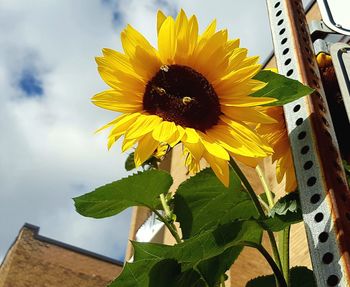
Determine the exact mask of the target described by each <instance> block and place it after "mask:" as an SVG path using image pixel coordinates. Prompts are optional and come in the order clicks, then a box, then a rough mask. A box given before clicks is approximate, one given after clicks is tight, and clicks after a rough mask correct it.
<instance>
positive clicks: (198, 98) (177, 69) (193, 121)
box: [143, 65, 221, 132]
mask: <svg viewBox="0 0 350 287" xmlns="http://www.w3.org/2000/svg"><path fill="white" fill-rule="evenodd" d="M143 108H144V110H145V111H147V112H148V113H150V114H154V115H157V116H160V117H161V118H163V119H164V120H166V121H169V122H174V123H175V124H178V125H181V126H183V127H190V128H194V129H197V130H200V131H203V132H204V131H206V130H207V129H209V128H211V127H212V126H214V125H216V124H217V123H218V120H219V116H220V114H221V111H220V103H219V98H218V96H217V94H216V93H215V91H214V88H213V87H212V85H211V84H210V83H209V82H208V80H207V79H206V78H205V77H204V76H203V75H201V74H200V73H198V72H196V71H195V70H193V69H191V68H190V67H187V66H180V65H170V66H162V67H161V68H160V70H159V71H158V72H157V74H156V75H155V76H154V77H153V78H152V79H151V80H150V81H149V82H148V83H147V85H146V90H145V93H144V95H143Z"/></svg>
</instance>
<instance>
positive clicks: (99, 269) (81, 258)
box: [0, 223, 123, 287]
mask: <svg viewBox="0 0 350 287" xmlns="http://www.w3.org/2000/svg"><path fill="white" fill-rule="evenodd" d="M39 230H40V228H39V227H38V226H35V225H32V224H28V223H26V224H24V225H23V227H22V228H21V230H20V232H19V234H18V236H17V238H16V240H15V241H14V242H13V244H12V246H11V247H10V249H9V250H8V252H7V254H6V256H5V258H4V260H3V262H2V264H1V266H0V287H10V286H11V287H25V286H48V287H56V286H57V287H58V286H60V287H61V286H65V287H78V286H79V287H80V286H84V287H90V286H91V287H98V286H101V287H105V286H106V285H107V284H108V283H109V282H110V281H112V280H113V279H114V278H115V277H117V276H118V275H119V274H120V272H121V270H122V266H123V263H122V262H120V261H118V260H115V259H112V258H109V257H106V256H103V255H100V254H96V253H94V252H91V251H88V250H85V249H82V248H78V247H76V246H72V245H69V244H66V243H63V242H60V241H57V240H55V239H51V238H48V237H45V236H42V235H40V234H39Z"/></svg>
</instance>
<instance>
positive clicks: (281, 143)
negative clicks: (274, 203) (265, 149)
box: [257, 107, 297, 192]
mask: <svg viewBox="0 0 350 287" xmlns="http://www.w3.org/2000/svg"><path fill="white" fill-rule="evenodd" d="M264 110H265V112H266V113H267V114H268V115H270V116H271V117H273V118H274V119H275V120H276V123H274V124H260V125H258V127H257V132H258V133H259V134H260V135H261V136H262V137H263V138H264V139H266V140H267V141H268V142H269V143H270V144H271V146H272V147H273V150H274V154H273V155H272V162H276V179H277V182H278V183H281V182H282V180H283V178H284V177H285V178H286V182H285V190H286V192H292V191H295V190H296V188H297V181H296V177H295V170H294V165H293V158H292V152H291V149H290V144H289V138H288V133H287V127H286V122H285V119H284V113H283V108H282V107H269V108H264Z"/></svg>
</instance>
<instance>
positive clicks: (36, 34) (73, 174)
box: [0, 0, 272, 260]
mask: <svg viewBox="0 0 350 287" xmlns="http://www.w3.org/2000/svg"><path fill="white" fill-rule="evenodd" d="M217 3H218V1H209V0H208V1H203V0H202V1H199V0H193V1H185V0H177V1H170V0H158V1H157V0H151V1H137V0H118V1H113V0H104V1H101V0H100V1H98V0H94V1H85V0H76V1H70V0H61V1H39V0H37V1H34V2H32V1H20V0H2V1H1V4H0V35H1V37H0V91H1V93H0V98H1V101H2V104H1V105H0V128H1V131H2V135H1V137H0V159H1V160H0V190H1V191H0V226H1V233H0V260H1V258H2V257H3V256H4V254H5V252H6V250H7V249H8V248H9V247H10V244H11V243H12V241H13V240H14V239H15V237H16V235H17V233H18V231H19V229H20V228H21V226H22V225H23V224H24V223H25V222H28V223H31V224H34V225H38V226H40V227H41V229H40V233H41V234H42V235H44V236H48V237H52V238H54V239H57V240H61V241H63V242H66V243H69V244H73V245H76V246H78V247H81V248H85V249H89V250H91V251H94V252H97V253H101V254H104V255H106V256H109V257H113V258H118V259H122V258H123V256H124V252H125V246H126V243H127V236H128V227H129V220H130V211H126V212H124V213H122V214H121V215H119V216H116V217H113V218H109V219H100V220H95V219H88V218H84V217H82V216H80V215H79V214H77V213H76V212H75V210H74V206H73V202H72V200H71V198H72V197H75V196H77V195H80V194H83V193H85V192H88V191H91V190H92V189H94V188H95V187H98V186H100V185H103V184H105V183H108V182H111V181H113V180H116V179H119V178H121V177H124V176H126V175H127V173H126V172H125V171H124V168H123V166H124V161H125V158H126V155H125V154H124V155H123V154H121V151H120V144H119V143H118V144H117V145H115V147H114V148H113V149H112V150H111V151H109V152H108V151H107V147H106V136H107V133H101V134H97V135H95V134H94V131H95V130H96V129H97V128H98V127H100V126H101V125H103V124H104V123H105V122H107V121H109V120H112V119H113V118H114V117H115V116H116V114H114V113H113V112H108V111H105V110H102V109H99V108H96V107H95V106H93V105H92V104H91V103H90V97H91V96H92V95H94V94H96V93H98V92H100V91H102V90H104V89H106V85H105V84H104V83H103V82H102V80H101V79H100V78H99V75H98V73H97V70H96V65H95V62H94V57H95V56H98V55H100V54H101V49H102V48H104V47H109V48H112V49H115V50H121V44H120V40H119V35H120V32H121V30H122V28H123V27H124V26H125V25H126V24H127V23H130V24H131V25H133V26H134V27H135V28H137V29H138V30H139V31H141V32H142V33H143V34H144V35H145V36H146V37H147V38H148V39H150V41H151V42H152V43H153V44H154V43H156V29H155V27H156V26H155V25H156V23H155V18H156V11H157V9H158V8H161V9H163V10H164V11H165V12H166V13H167V14H175V13H177V11H178V10H179V8H184V9H185V11H186V13H187V14H188V15H191V14H193V13H195V14H196V15H197V17H198V19H199V21H200V27H201V28H202V29H203V28H204V26H205V25H207V24H208V23H209V22H210V21H211V20H212V19H213V18H217V20H218V25H219V27H220V28H225V27H227V28H228V29H229V33H230V36H231V38H237V37H239V38H241V46H243V47H247V48H248V49H249V51H250V55H260V56H261V59H262V60H264V59H265V58H266V57H267V56H268V55H269V53H270V52H271V50H272V44H271V39H270V38H271V37H270V31H269V26H268V19H267V12H266V8H265V1H262V0H249V1H232V0H221V1H220V5H217Z"/></svg>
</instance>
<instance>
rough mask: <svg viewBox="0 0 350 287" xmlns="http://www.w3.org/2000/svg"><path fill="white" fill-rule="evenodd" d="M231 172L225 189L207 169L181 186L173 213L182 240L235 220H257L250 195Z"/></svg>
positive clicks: (175, 199) (175, 198)
mask: <svg viewBox="0 0 350 287" xmlns="http://www.w3.org/2000/svg"><path fill="white" fill-rule="evenodd" d="M242 190H243V188H242V186H241V183H240V180H239V178H238V177H237V175H236V174H235V173H234V172H232V171H231V173H230V186H229V188H226V187H225V186H224V185H223V184H222V183H221V182H220V180H218V178H217V177H216V176H215V174H214V173H213V171H212V170H211V169H210V168H208V169H205V170H203V171H201V172H199V173H197V174H196V175H195V176H193V177H191V178H189V179H188V180H187V181H185V182H184V183H182V184H181V185H180V186H179V188H178V190H177V191H176V193H175V197H174V213H175V214H176V218H177V221H178V222H179V223H180V226H181V230H182V235H183V238H189V237H191V236H193V235H195V234H198V233H200V232H202V231H204V230H208V229H210V228H213V227H216V226H218V225H219V224H224V223H227V222H230V221H233V220H236V219H248V218H251V217H258V214H257V211H256V209H255V207H254V205H253V203H252V202H251V199H250V197H249V195H248V194H247V193H246V192H243V191H242Z"/></svg>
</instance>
